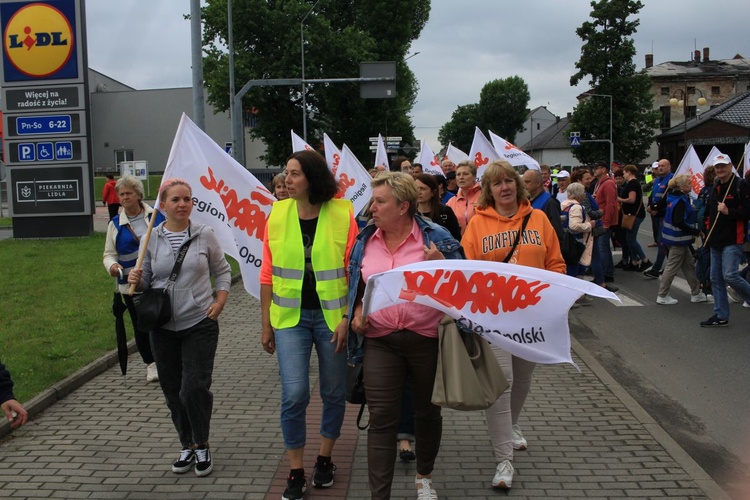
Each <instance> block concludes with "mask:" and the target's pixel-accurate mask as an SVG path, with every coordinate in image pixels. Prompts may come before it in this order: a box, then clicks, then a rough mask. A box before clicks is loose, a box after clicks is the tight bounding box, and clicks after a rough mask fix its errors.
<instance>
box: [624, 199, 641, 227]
mask: <svg viewBox="0 0 750 500" xmlns="http://www.w3.org/2000/svg"><path fill="white" fill-rule="evenodd" d="M642 204H643V198H641V201H640V203H638V208H636V209H635V213H634V214H633V215H630V214H626V213H625V212H623V214H622V220H621V221H620V227H621V228H623V229H633V227H634V226H635V218H636V217H637V216H638V212H640V211H641V205H642Z"/></svg>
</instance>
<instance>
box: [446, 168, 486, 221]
mask: <svg viewBox="0 0 750 500" xmlns="http://www.w3.org/2000/svg"><path fill="white" fill-rule="evenodd" d="M456 183H457V184H458V193H457V194H456V196H454V197H453V198H451V199H450V200H448V203H446V205H448V206H449V207H450V208H451V210H453V213H454V214H456V218H457V219H458V225H459V226H461V234H464V231H466V226H467V225H468V224H469V221H470V220H471V218H472V217H474V210H475V207H476V204H477V200H478V199H479V195H480V194H481V192H482V187H481V186H480V185H479V183H478V182H477V167H476V165H474V164H473V163H472V162H470V161H468V160H467V161H462V162H461V163H459V164H458V166H457V167H456Z"/></svg>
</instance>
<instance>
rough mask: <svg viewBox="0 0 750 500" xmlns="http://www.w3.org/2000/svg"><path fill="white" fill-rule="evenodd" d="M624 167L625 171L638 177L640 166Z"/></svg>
mask: <svg viewBox="0 0 750 500" xmlns="http://www.w3.org/2000/svg"><path fill="white" fill-rule="evenodd" d="M622 169H623V170H624V171H625V172H628V173H630V175H632V176H633V177H638V167H636V166H635V165H625V166H624V167H622Z"/></svg>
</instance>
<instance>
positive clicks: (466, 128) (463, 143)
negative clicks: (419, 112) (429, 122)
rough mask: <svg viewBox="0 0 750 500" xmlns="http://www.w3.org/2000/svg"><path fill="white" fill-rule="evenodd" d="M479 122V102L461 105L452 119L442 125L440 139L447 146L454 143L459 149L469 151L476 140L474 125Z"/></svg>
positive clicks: (439, 133)
mask: <svg viewBox="0 0 750 500" xmlns="http://www.w3.org/2000/svg"><path fill="white" fill-rule="evenodd" d="M478 124H479V104H465V105H463V106H459V107H457V108H456V110H455V111H454V112H453V114H452V115H451V121H449V122H448V123H446V124H445V125H443V126H442V127H440V131H439V132H438V140H439V141H440V143H441V144H443V145H445V146H447V145H448V143H449V142H450V143H453V145H454V146H456V147H457V148H458V149H460V150H462V151H464V152H466V153H468V152H469V150H470V149H471V142H472V141H473V140H474V127H476V126H478Z"/></svg>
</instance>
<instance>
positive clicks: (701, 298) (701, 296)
mask: <svg viewBox="0 0 750 500" xmlns="http://www.w3.org/2000/svg"><path fill="white" fill-rule="evenodd" d="M707 301H708V297H706V294H705V293H703V292H698V293H696V294H695V295H691V296H690V302H692V303H694V304H697V303H698V302H707Z"/></svg>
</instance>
